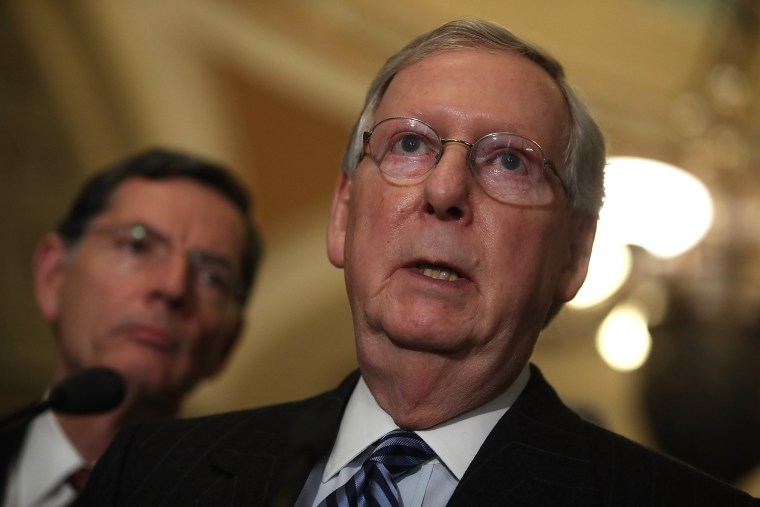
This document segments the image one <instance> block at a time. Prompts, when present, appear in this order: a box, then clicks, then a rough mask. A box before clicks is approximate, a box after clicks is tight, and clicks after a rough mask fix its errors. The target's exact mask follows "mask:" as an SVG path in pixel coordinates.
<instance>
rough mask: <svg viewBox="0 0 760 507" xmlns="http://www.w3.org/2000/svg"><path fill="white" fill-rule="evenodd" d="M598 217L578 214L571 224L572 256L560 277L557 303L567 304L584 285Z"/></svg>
mask: <svg viewBox="0 0 760 507" xmlns="http://www.w3.org/2000/svg"><path fill="white" fill-rule="evenodd" d="M596 224H597V217H595V216H593V215H591V214H589V213H582V212H578V213H576V214H575V215H574V216H573V218H572V222H571V231H570V234H571V237H570V255H569V256H568V259H567V262H566V264H565V267H564V269H563V270H562V273H561V275H560V280H559V283H558V284H557V290H556V292H555V301H557V302H562V303H564V302H566V301H570V300H571V299H573V298H574V297H575V295H576V294H577V293H578V290H580V288H581V286H582V285H583V281H584V280H585V279H586V274H587V273H588V264H589V260H590V259H591V247H592V246H593V244H594V236H596Z"/></svg>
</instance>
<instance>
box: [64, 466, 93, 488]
mask: <svg viewBox="0 0 760 507" xmlns="http://www.w3.org/2000/svg"><path fill="white" fill-rule="evenodd" d="M89 478H90V469H89V468H88V467H81V468H79V469H78V470H76V471H74V473H72V474H71V475H69V476H68V478H67V479H66V482H68V483H69V484H71V486H72V487H73V488H74V490H75V491H76V492H77V494H79V493H81V492H82V490H83V489H84V487H85V486H86V485H87V480H88V479H89Z"/></svg>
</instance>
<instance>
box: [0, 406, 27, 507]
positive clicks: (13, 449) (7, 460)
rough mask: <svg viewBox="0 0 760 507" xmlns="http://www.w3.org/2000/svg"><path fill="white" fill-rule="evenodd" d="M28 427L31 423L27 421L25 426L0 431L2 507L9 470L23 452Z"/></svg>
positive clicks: (0, 496)
mask: <svg viewBox="0 0 760 507" xmlns="http://www.w3.org/2000/svg"><path fill="white" fill-rule="evenodd" d="M28 427H29V421H28V420H27V421H25V422H24V423H23V424H17V425H15V426H11V427H9V428H5V429H3V430H0V505H2V502H3V499H4V498H5V491H6V489H7V486H8V473H9V472H10V470H9V468H10V466H11V464H12V463H13V461H14V460H15V459H16V456H17V455H18V453H19V451H21V444H22V442H23V441H24V435H25V434H26V430H27V428H28Z"/></svg>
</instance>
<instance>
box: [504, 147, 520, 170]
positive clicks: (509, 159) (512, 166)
mask: <svg viewBox="0 0 760 507" xmlns="http://www.w3.org/2000/svg"><path fill="white" fill-rule="evenodd" d="M499 162H500V164H501V167H502V168H504V169H505V170H507V171H509V172H519V171H521V170H522V168H523V163H522V159H520V157H518V156H517V155H516V154H515V153H512V152H505V153H502V154H501V155H500V156H499Z"/></svg>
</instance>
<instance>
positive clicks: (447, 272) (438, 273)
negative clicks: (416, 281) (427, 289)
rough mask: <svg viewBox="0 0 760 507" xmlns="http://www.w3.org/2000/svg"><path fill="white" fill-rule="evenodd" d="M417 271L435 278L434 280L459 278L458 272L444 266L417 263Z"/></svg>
mask: <svg viewBox="0 0 760 507" xmlns="http://www.w3.org/2000/svg"><path fill="white" fill-rule="evenodd" d="M417 271H419V272H420V273H422V274H423V275H425V276H429V277H430V278H435V279H436V280H446V281H449V282H453V281H454V280H459V274H458V273H456V272H455V271H453V270H452V269H450V268H447V267H445V266H435V265H432V264H417Z"/></svg>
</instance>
